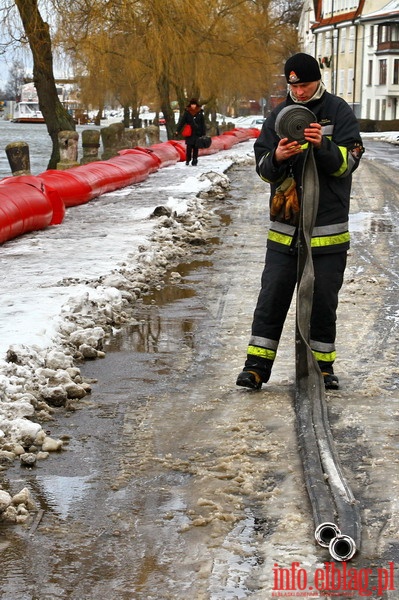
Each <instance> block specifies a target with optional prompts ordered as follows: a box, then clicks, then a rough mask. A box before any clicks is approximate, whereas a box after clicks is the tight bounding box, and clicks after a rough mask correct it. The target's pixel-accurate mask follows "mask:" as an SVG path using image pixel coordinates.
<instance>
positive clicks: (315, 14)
mask: <svg viewBox="0 0 399 600" xmlns="http://www.w3.org/2000/svg"><path fill="white" fill-rule="evenodd" d="M298 34H299V43H300V46H301V49H302V50H303V51H304V52H308V53H309V54H312V55H313V56H315V57H316V58H317V60H318V61H319V64H320V68H321V72H322V78H323V81H324V83H325V85H326V87H327V90H328V91H330V92H332V93H334V94H336V95H338V96H340V97H342V98H344V100H346V101H347V102H348V104H349V105H350V106H352V108H353V111H354V113H355V114H356V116H357V117H358V118H368V119H376V120H391V119H398V118H399V106H398V98H399V0H391V2H389V3H386V0H314V1H313V0H305V2H304V6H303V9H302V15H301V19H300V22H299V26H298Z"/></svg>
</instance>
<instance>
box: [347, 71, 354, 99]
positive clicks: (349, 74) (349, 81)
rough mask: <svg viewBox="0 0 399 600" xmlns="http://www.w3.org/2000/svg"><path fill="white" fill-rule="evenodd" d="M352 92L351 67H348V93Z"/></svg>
mask: <svg viewBox="0 0 399 600" xmlns="http://www.w3.org/2000/svg"><path fill="white" fill-rule="evenodd" d="M352 93H353V69H348V94H352Z"/></svg>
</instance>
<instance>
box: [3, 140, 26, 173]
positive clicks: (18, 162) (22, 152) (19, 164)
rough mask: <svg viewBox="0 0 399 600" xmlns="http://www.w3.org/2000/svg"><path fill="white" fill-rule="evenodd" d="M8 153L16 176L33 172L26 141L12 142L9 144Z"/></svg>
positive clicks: (12, 170)
mask: <svg viewBox="0 0 399 600" xmlns="http://www.w3.org/2000/svg"><path fill="white" fill-rule="evenodd" d="M6 154H7V158H8V162H9V164H10V168H11V172H12V174H13V176H14V177H18V175H30V174H31V172H30V158H29V146H28V144H27V143H26V142H11V143H10V144H7V146H6Z"/></svg>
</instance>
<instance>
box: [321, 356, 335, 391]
mask: <svg viewBox="0 0 399 600" xmlns="http://www.w3.org/2000/svg"><path fill="white" fill-rule="evenodd" d="M318 364H319V367H320V371H321V374H322V375H323V379H324V387H325V388H326V390H339V380H338V377H337V376H336V375H334V369H333V366H332V363H326V362H323V361H321V360H320V361H318Z"/></svg>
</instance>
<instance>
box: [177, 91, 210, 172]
mask: <svg viewBox="0 0 399 600" xmlns="http://www.w3.org/2000/svg"><path fill="white" fill-rule="evenodd" d="M185 126H188V127H189V128H190V132H189V135H184V128H185ZM180 132H182V133H183V135H184V139H185V140H186V165H187V166H188V165H189V164H190V161H191V158H192V162H191V164H192V166H193V167H195V166H196V165H197V164H198V147H197V140H198V138H199V137H201V136H202V135H205V133H206V127H205V115H204V111H203V110H202V108H201V106H200V104H198V101H197V100H196V99H195V98H191V100H190V101H189V103H188V104H187V106H186V108H185V110H184V113H183V114H182V116H181V117H180V119H179V122H178V124H177V128H176V135H179V133H180Z"/></svg>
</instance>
